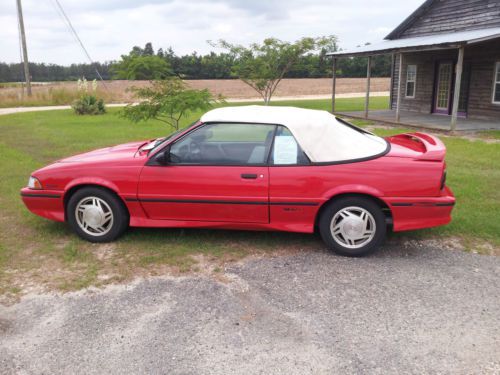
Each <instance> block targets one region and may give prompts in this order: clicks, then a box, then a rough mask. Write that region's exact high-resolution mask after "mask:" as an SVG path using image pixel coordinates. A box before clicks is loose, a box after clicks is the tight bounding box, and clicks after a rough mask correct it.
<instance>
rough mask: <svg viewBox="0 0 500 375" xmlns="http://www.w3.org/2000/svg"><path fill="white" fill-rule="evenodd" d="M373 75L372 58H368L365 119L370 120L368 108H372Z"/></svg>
mask: <svg viewBox="0 0 500 375" xmlns="http://www.w3.org/2000/svg"><path fill="white" fill-rule="evenodd" d="M371 75H372V57H371V56H368V64H367V67H366V97H365V118H366V119H367V118H368V107H369V106H370V79H371Z"/></svg>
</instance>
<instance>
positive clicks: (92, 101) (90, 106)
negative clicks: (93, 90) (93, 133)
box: [72, 94, 106, 115]
mask: <svg viewBox="0 0 500 375" xmlns="http://www.w3.org/2000/svg"><path fill="white" fill-rule="evenodd" d="M72 108H73V110H74V111H75V113H76V114H77V115H102V114H103V113H106V108H105V107H104V101H103V100H102V99H97V97H96V96H95V95H89V94H85V95H82V96H80V98H79V99H77V100H75V101H74V102H73V105H72Z"/></svg>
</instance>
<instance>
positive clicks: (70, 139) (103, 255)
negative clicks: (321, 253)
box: [0, 98, 500, 299]
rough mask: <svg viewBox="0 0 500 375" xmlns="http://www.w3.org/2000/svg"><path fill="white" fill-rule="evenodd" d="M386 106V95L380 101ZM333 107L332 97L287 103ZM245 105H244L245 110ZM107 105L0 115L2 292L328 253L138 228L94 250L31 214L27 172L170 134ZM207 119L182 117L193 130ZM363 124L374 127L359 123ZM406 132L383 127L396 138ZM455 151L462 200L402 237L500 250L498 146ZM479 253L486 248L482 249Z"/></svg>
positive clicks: (304, 241) (451, 153)
mask: <svg viewBox="0 0 500 375" xmlns="http://www.w3.org/2000/svg"><path fill="white" fill-rule="evenodd" d="M374 99H377V100H373V101H372V105H373V106H374V107H375V108H384V106H386V105H387V98H380V99H378V98H374ZM363 102H364V101H363V100H362V99H361V100H359V99H339V101H338V108H339V110H341V111H343V110H347V109H346V108H350V109H353V110H360V109H361V108H362V106H363ZM273 104H282V105H283V104H286V105H297V106H304V107H308V108H318V109H328V108H329V105H330V102H329V101H328V100H314V101H296V102H291V101H290V102H285V103H277V102H275V103H273ZM238 105H240V104H238ZM118 111H119V110H118V109H110V111H109V113H108V114H106V115H103V116H85V117H81V116H76V115H74V114H73V113H72V112H71V111H69V110H67V111H50V112H28V113H22V114H14V115H7V116H0V175H1V176H2V182H1V184H0V295H1V296H3V297H0V298H4V299H6V298H7V299H8V298H14V297H15V296H17V295H19V294H21V293H22V291H25V290H30V289H32V288H45V289H58V290H63V291H67V290H75V289H81V288H84V287H87V286H100V285H105V284H108V283H112V282H117V281H122V280H128V279H131V278H134V277H138V276H146V275H151V274H164V273H165V272H167V270H168V272H174V273H175V272H178V273H183V272H188V271H192V270H195V271H196V270H197V271H202V272H205V271H207V272H218V271H220V270H221V269H223V267H224V263H225V262H228V261H235V260H238V259H240V258H242V257H244V256H247V255H249V254H253V255H256V256H259V255H262V254H266V253H276V252H285V251H286V252H290V251H314V250H317V249H322V248H324V246H323V245H322V244H321V241H320V240H319V238H318V236H314V235H304V234H296V233H278V232H243V231H224V230H198V229H134V228H132V229H131V230H129V231H128V232H127V233H126V235H125V236H124V237H123V238H122V239H120V240H119V241H116V242H114V243H110V244H90V243H87V242H84V241H82V240H80V239H79V238H77V237H76V236H75V235H73V234H72V233H71V231H70V230H69V229H68V227H67V226H66V225H65V224H63V223H55V222H52V221H49V220H45V219H42V218H39V217H37V216H35V215H33V214H31V213H30V212H28V211H27V210H26V208H25V207H24V205H23V203H22V201H21V199H20V198H19V189H20V188H21V187H22V186H25V185H26V182H27V179H28V176H29V175H30V173H31V172H32V171H33V170H35V169H37V168H39V167H41V166H43V165H46V164H47V163H50V162H52V161H54V160H57V159H59V158H61V157H64V156H68V155H72V154H76V153H79V152H83V151H87V150H92V149H95V148H99V147H105V146H109V145H114V144H119V143H124V142H128V141H132V140H141V139H151V138H155V137H160V136H164V135H166V134H168V133H169V132H170V131H169V129H167V128H166V127H165V125H164V124H162V123H160V122H157V121H149V122H147V123H143V124H131V123H130V122H128V121H127V120H125V119H123V118H120V117H119V116H117V112H118ZM199 116H200V114H199V113H196V114H193V115H192V116H189V118H186V119H184V120H183V124H182V125H183V126H186V125H188V124H189V123H191V122H193V121H194V120H196V119H197V118H199ZM357 123H358V124H359V125H361V126H366V125H369V123H367V122H364V121H357ZM403 131H409V130H408V129H395V128H391V129H387V128H381V129H376V132H377V133H378V134H380V135H390V134H395V133H398V132H403ZM442 139H443V140H444V142H445V143H446V145H447V147H448V154H447V162H448V184H449V185H450V186H451V187H452V188H453V190H454V192H455V194H456V196H457V199H458V204H457V206H456V208H455V210H454V220H453V222H452V223H451V224H450V225H449V226H446V227H442V228H435V229H431V230H425V231H421V232H413V233H405V234H399V235H397V237H400V238H403V239H407V238H408V239H409V238H415V237H416V238H449V237H454V238H455V237H456V238H460V239H462V241H464V242H465V243H466V244H467V246H468V247H469V248H470V249H471V250H475V249H477V246H476V245H477V243H479V242H481V243H484V242H488V243H489V244H491V246H496V247H498V246H500V223H499V220H498V212H500V192H499V190H498V186H500V169H499V168H498V167H497V166H496V161H497V160H499V158H500V145H499V144H498V143H486V142H484V141H481V140H475V141H471V140H470V139H463V138H460V137H447V136H443V137H442ZM480 251H482V250H480Z"/></svg>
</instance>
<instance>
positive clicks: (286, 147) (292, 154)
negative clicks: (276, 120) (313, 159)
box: [270, 126, 310, 165]
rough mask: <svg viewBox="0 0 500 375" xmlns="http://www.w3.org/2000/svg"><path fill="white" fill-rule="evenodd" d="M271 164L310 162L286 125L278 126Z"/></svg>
mask: <svg viewBox="0 0 500 375" xmlns="http://www.w3.org/2000/svg"><path fill="white" fill-rule="evenodd" d="M270 161H271V165H307V164H310V161H309V158H308V157H307V156H306V154H305V153H304V151H303V150H302V148H301V147H300V145H299V144H298V143H297V141H296V140H295V137H294V136H293V134H292V133H291V132H290V130H288V129H287V128H285V127H284V126H278V129H277V130H276V135H275V137H274V142H273V149H272V150H271V157H270Z"/></svg>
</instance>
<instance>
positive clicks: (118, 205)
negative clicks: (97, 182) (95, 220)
mask: <svg viewBox="0 0 500 375" xmlns="http://www.w3.org/2000/svg"><path fill="white" fill-rule="evenodd" d="M91 197H96V198H99V199H100V200H101V201H99V202H101V205H102V207H104V209H103V213H104V212H105V213H106V214H108V212H111V214H112V216H111V218H112V220H111V221H110V222H109V221H108V222H107V224H109V225H108V226H107V228H106V232H105V233H103V234H100V233H97V231H95V230H93V228H92V227H87V231H88V232H92V231H94V232H95V234H91V233H87V232H86V231H85V230H84V229H83V228H82V227H81V225H80V224H79V220H80V222H81V221H83V220H82V219H78V217H77V212H76V208H77V205H79V204H80V203H81V202H82V201H83V202H85V200H86V199H91ZM102 201H103V202H104V203H102ZM82 215H83V214H82ZM82 217H83V216H82ZM66 220H67V222H68V224H69V225H70V226H71V228H72V229H73V231H75V232H76V234H78V235H79V236H80V237H81V238H83V239H84V240H87V241H89V242H110V241H113V240H115V239H116V238H118V237H119V236H121V235H122V234H123V233H124V232H125V230H126V229H127V227H128V223H129V214H128V211H127V208H126V207H125V205H124V204H123V202H122V201H121V200H120V199H119V198H118V197H117V196H116V195H114V194H113V193H112V192H110V191H108V190H106V189H102V188H99V187H85V188H82V189H80V190H77V191H76V192H75V193H74V194H73V195H72V196H71V197H70V199H69V201H68V203H67V205H66Z"/></svg>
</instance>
